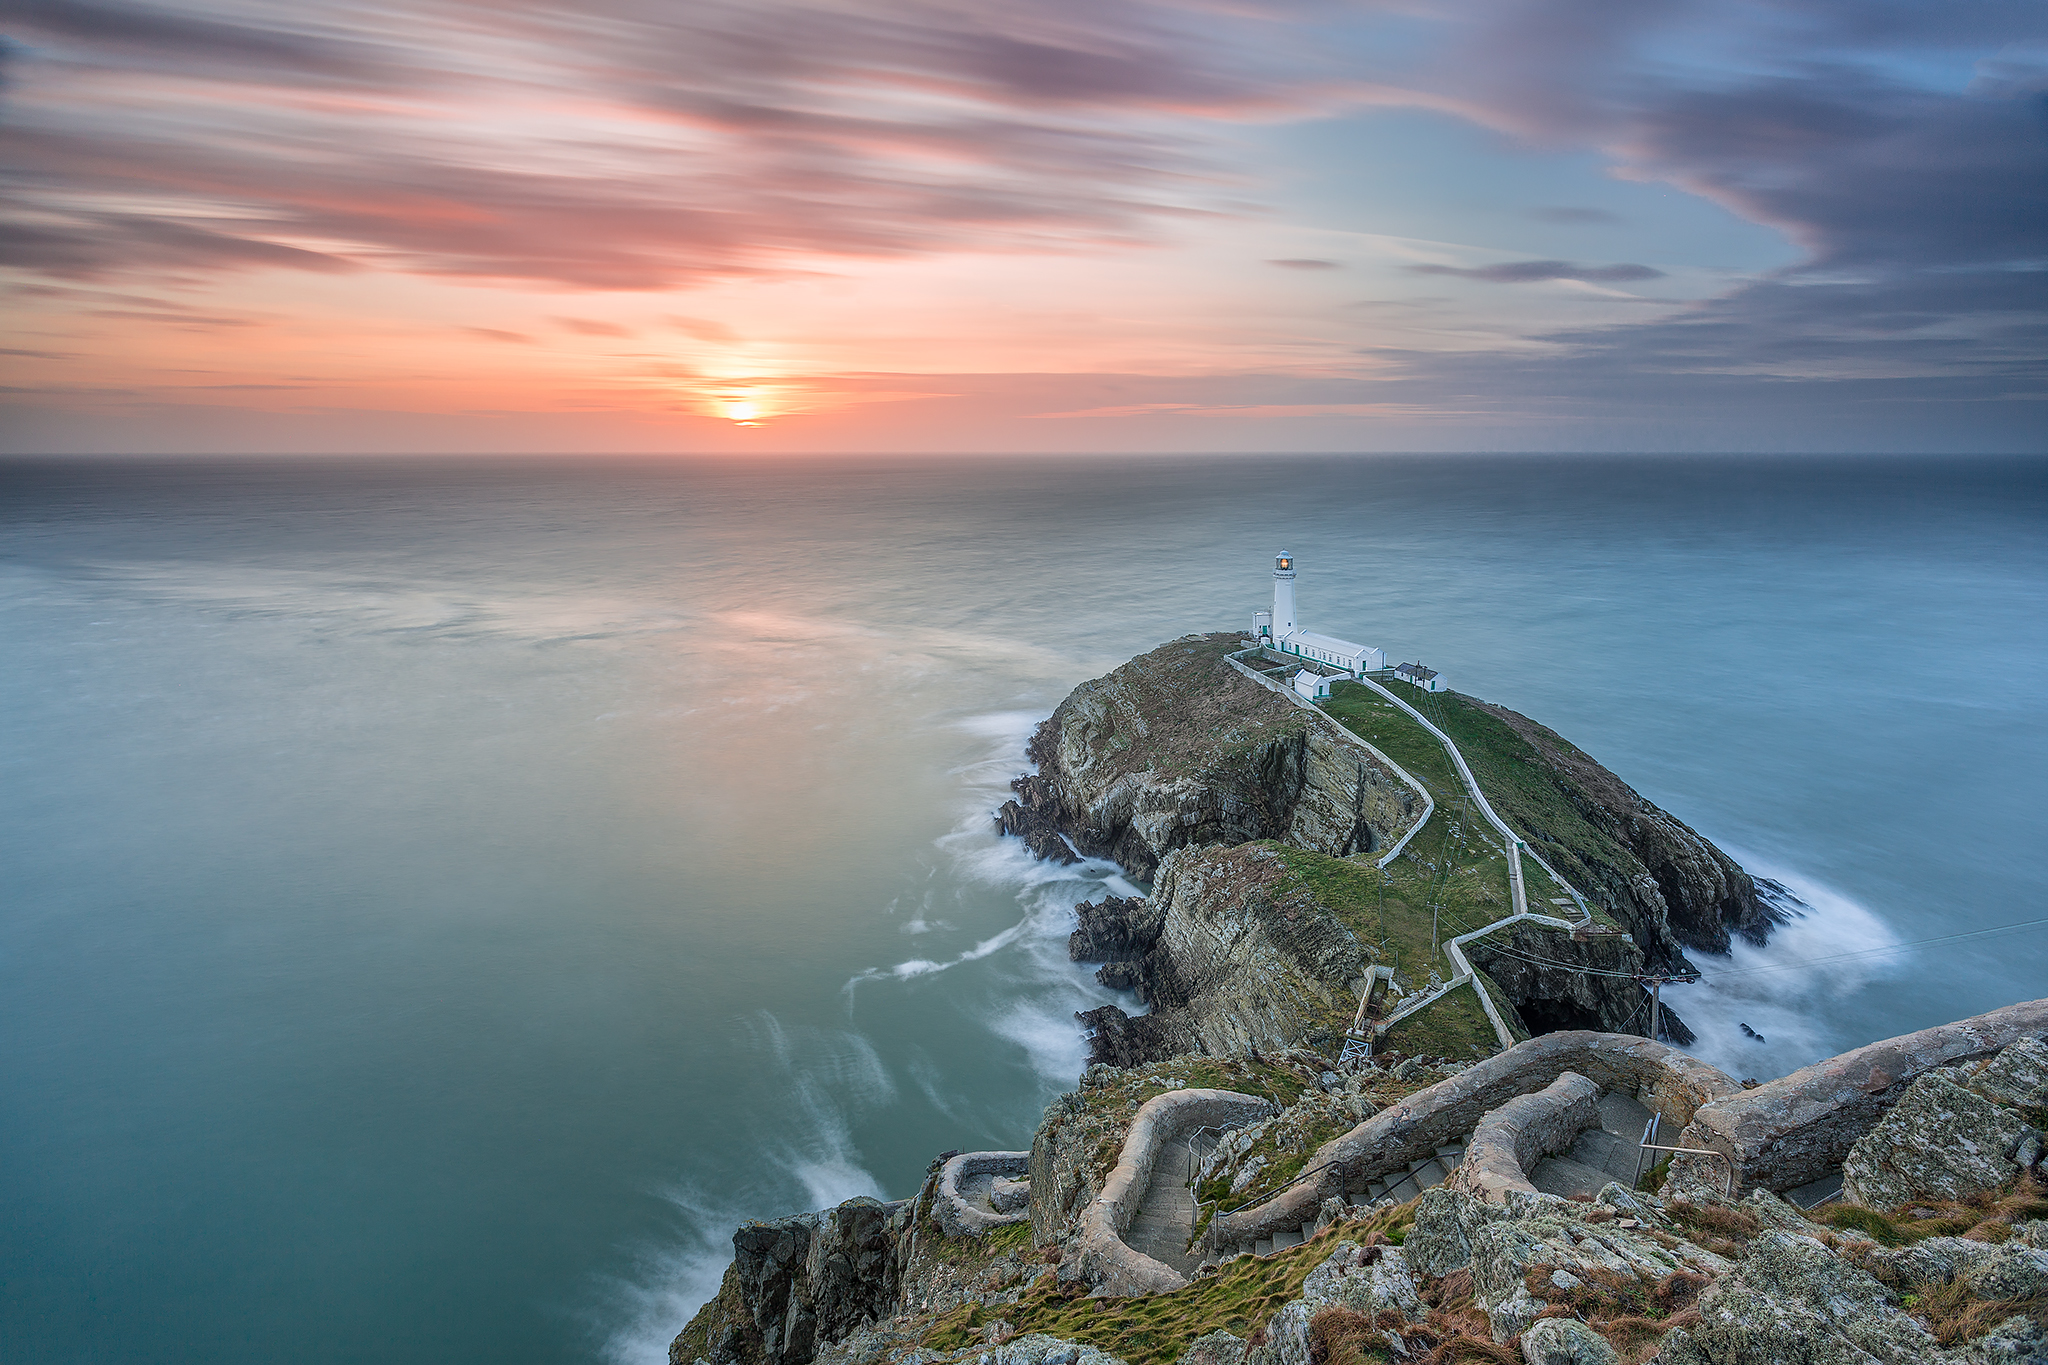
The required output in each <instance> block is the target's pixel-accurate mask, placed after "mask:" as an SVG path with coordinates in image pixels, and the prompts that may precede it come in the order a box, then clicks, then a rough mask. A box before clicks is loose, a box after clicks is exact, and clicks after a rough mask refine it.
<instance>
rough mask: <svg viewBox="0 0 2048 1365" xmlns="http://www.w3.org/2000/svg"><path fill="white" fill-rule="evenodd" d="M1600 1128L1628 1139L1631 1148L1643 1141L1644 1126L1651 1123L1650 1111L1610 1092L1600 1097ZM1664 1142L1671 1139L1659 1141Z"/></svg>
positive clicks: (1622, 1095) (1620, 1094)
mask: <svg viewBox="0 0 2048 1365" xmlns="http://www.w3.org/2000/svg"><path fill="white" fill-rule="evenodd" d="M1599 1104H1600V1126H1601V1127H1602V1128H1604V1129H1606V1130H1607V1131H1608V1132H1610V1133H1613V1134H1614V1135H1615V1136H1617V1137H1624V1138H1627V1139H1628V1141H1629V1145H1630V1146H1634V1145H1636V1144H1638V1143H1640V1142H1641V1141H1642V1140H1643V1125H1644V1124H1646V1123H1648V1122H1649V1121H1650V1111H1649V1109H1648V1108H1647V1107H1646V1106H1644V1105H1642V1104H1640V1103H1638V1102H1637V1101H1635V1100H1632V1099H1630V1098H1629V1097H1628V1096H1626V1095H1624V1094H1622V1093H1620V1092H1619V1091H1616V1090H1609V1091H1608V1092H1606V1093H1605V1094H1603V1095H1602V1096H1601V1097H1600V1101H1599ZM1659 1140H1660V1141H1663V1142H1669V1141H1671V1139H1670V1138H1668V1137H1667V1138H1661V1139H1659Z"/></svg>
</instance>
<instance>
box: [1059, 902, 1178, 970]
mask: <svg viewBox="0 0 2048 1365" xmlns="http://www.w3.org/2000/svg"><path fill="white" fill-rule="evenodd" d="M1074 914H1075V916H1076V918H1077V919H1078V920H1079V924H1078V926H1077V927H1076V928H1075V930H1074V932H1073V933H1071V934H1069V935H1068V936H1067V957H1068V958H1069V959H1070V960H1072V961H1074V962H1136V961H1137V960H1138V959H1139V958H1142V957H1143V956H1144V955H1145V954H1146V953H1147V952H1149V951H1151V948H1152V945H1153V943H1154V942H1155V941H1157V939H1158V938H1159V929H1160V925H1161V924H1162V923H1163V921H1164V918H1165V917H1164V914H1163V912H1161V911H1159V910H1157V909H1156V908H1155V907H1154V906H1153V903H1152V901H1151V899H1150V898H1148V897H1145V896H1110V897H1107V898H1105V899H1103V900H1101V901H1098V902H1089V901H1083V902H1081V903H1080V904H1079V905H1076V906H1075V907H1074Z"/></svg>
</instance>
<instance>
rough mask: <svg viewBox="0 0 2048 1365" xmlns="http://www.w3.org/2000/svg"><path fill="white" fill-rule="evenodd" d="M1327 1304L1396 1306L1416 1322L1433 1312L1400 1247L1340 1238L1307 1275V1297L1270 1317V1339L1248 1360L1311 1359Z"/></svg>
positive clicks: (1301, 1362) (1367, 1308)
mask: <svg viewBox="0 0 2048 1365" xmlns="http://www.w3.org/2000/svg"><path fill="white" fill-rule="evenodd" d="M1326 1308H1347V1309H1350V1310H1351V1311H1352V1312H1354V1313H1359V1314H1362V1315H1363V1316H1365V1317H1367V1318H1376V1317H1378V1315H1379V1314H1380V1313H1382V1312H1387V1311H1392V1312H1395V1313H1399V1314H1400V1315H1401V1316H1402V1317H1404V1318H1406V1319H1407V1320H1408V1321H1410V1322H1420V1321H1421V1320H1422V1319H1423V1318H1424V1317H1425V1316H1427V1314H1428V1309H1427V1308H1426V1307H1425V1306H1424V1305H1423V1302H1422V1295H1421V1291H1420V1286H1419V1285H1417V1283H1416V1280H1415V1276H1414V1273H1413V1272H1412V1271H1411V1270H1410V1269H1409V1267H1408V1262H1407V1259H1406V1258H1405V1257H1404V1256H1403V1255H1402V1250H1401V1248H1400V1247H1390V1246H1370V1247H1361V1246H1359V1245H1358V1244H1357V1243H1356V1242H1340V1243H1338V1245H1337V1249H1336V1250H1335V1251H1333V1252H1331V1253H1330V1255H1329V1257H1328V1258H1327V1259H1326V1260H1324V1262H1323V1263H1322V1264H1321V1265H1319V1266H1317V1267H1316V1268H1315V1269H1314V1270H1311V1271H1310V1272H1309V1273H1308V1278H1307V1279H1305V1280H1304V1281H1302V1286H1301V1297H1300V1298H1298V1299H1293V1300H1290V1301H1289V1302H1287V1303H1286V1304H1283V1305H1282V1306H1281V1308H1280V1311H1278V1312H1277V1313H1275V1314H1273V1316H1272V1317H1270V1318H1268V1319H1266V1327H1265V1335H1264V1340H1262V1341H1261V1342H1260V1344H1259V1345H1257V1346H1254V1347H1252V1348H1251V1349H1250V1350H1249V1351H1248V1352H1247V1353H1246V1354H1245V1357H1244V1365H1311V1362H1312V1351H1311V1346H1310V1340H1309V1324H1310V1323H1311V1322H1312V1321H1313V1320H1314V1318H1315V1316H1316V1314H1318V1313H1320V1312H1322V1311H1323V1310H1324V1309H1326Z"/></svg>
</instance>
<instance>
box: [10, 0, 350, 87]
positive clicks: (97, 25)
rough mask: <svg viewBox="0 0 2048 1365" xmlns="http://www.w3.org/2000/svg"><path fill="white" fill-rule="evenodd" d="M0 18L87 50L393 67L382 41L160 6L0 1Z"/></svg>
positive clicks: (298, 68)
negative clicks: (263, 25)
mask: <svg viewBox="0 0 2048 1365" xmlns="http://www.w3.org/2000/svg"><path fill="white" fill-rule="evenodd" d="M0 23H7V24H10V25H13V26H15V27H16V28H17V30H18V31H19V32H21V33H25V34H28V35H35V36H42V37H45V38H54V39H62V40H70V41H71V42H73V43H76V44H78V45H80V46H82V47H84V48H86V49H88V50H99V51H109V50H112V51H122V52H137V53H143V54H147V55H149V56H151V57H153V58H155V59H156V60H158V61H162V60H163V59H164V58H166V57H170V58H174V59H176V60H179V61H185V62H196V63H198V64H200V65H203V66H208V67H227V66H233V67H237V68H240V69H242V70H244V71H246V70H247V69H248V68H249V67H251V66H255V67H270V68H278V69H282V70H289V71H295V72H298V73H300V74H301V75H320V76H330V77H368V76H373V75H376V74H378V73H379V72H382V71H384V70H386V69H387V66H388V63H387V62H386V60H385V59H384V55H383V49H382V46H381V44H372V43H369V42H364V41H359V40H351V39H340V38H335V37H333V36H331V35H314V34H309V33H295V32H292V31H290V30H288V29H284V28H267V27H266V28H258V27H254V26H251V25H248V24H242V23H235V22H230V21H227V20H222V19H213V18H206V17H202V16H198V15H192V14H180V13H178V12H176V11H175V10H171V9H167V8H164V7H162V6H156V5H147V6H145V5H126V4H107V3H100V4H94V3H89V2H88V0H0Z"/></svg>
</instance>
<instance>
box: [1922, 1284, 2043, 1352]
mask: <svg viewBox="0 0 2048 1365" xmlns="http://www.w3.org/2000/svg"><path fill="white" fill-rule="evenodd" d="M1909 1303H1910V1306H1911V1308H1912V1312H1913V1314H1914V1316H1915V1317H1918V1318H1919V1319H1920V1320H1921V1321H1922V1322H1924V1323H1926V1324H1927V1330H1928V1331H1930V1332H1932V1333H1934V1339H1935V1340H1936V1341H1938V1342H1940V1343H1941V1344H1942V1345H1944V1346H1957V1345H1960V1344H1962V1343H1963V1342H1965V1341H1968V1340H1970V1338H1972V1337H1980V1336H1983V1335H1984V1334H1985V1333H1986V1332H1988V1331H1990V1330H1991V1329H1992V1328H1994V1327H1996V1326H1997V1325H1998V1324H1999V1323H2001V1322H2004V1321H2005V1320H2006V1319H2007V1318H2009V1317H2012V1316H2013V1315H2014V1314H2021V1315H2024V1316H2026V1317H2030V1318H2032V1319H2034V1321H2036V1322H2038V1323H2041V1324H2043V1325H2044V1326H2048V1294H2042V1295H2037V1296H2035V1297H2034V1298H2031V1299H1980V1298H1978V1297H1977V1296H1976V1295H1975V1294H1972V1293H1971V1292H1970V1291H1969V1289H1968V1288H1967V1287H1966V1286H1964V1285H1963V1284H1962V1283H1961V1282H1960V1281H1956V1280H1951V1281H1949V1283H1947V1284H1940V1285H1933V1286H1930V1287H1928V1288H1926V1289H1923V1290H1921V1291H1920V1292H1919V1293H1918V1294H1916V1295H1913V1296H1911V1298H1910V1300H1909Z"/></svg>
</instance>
